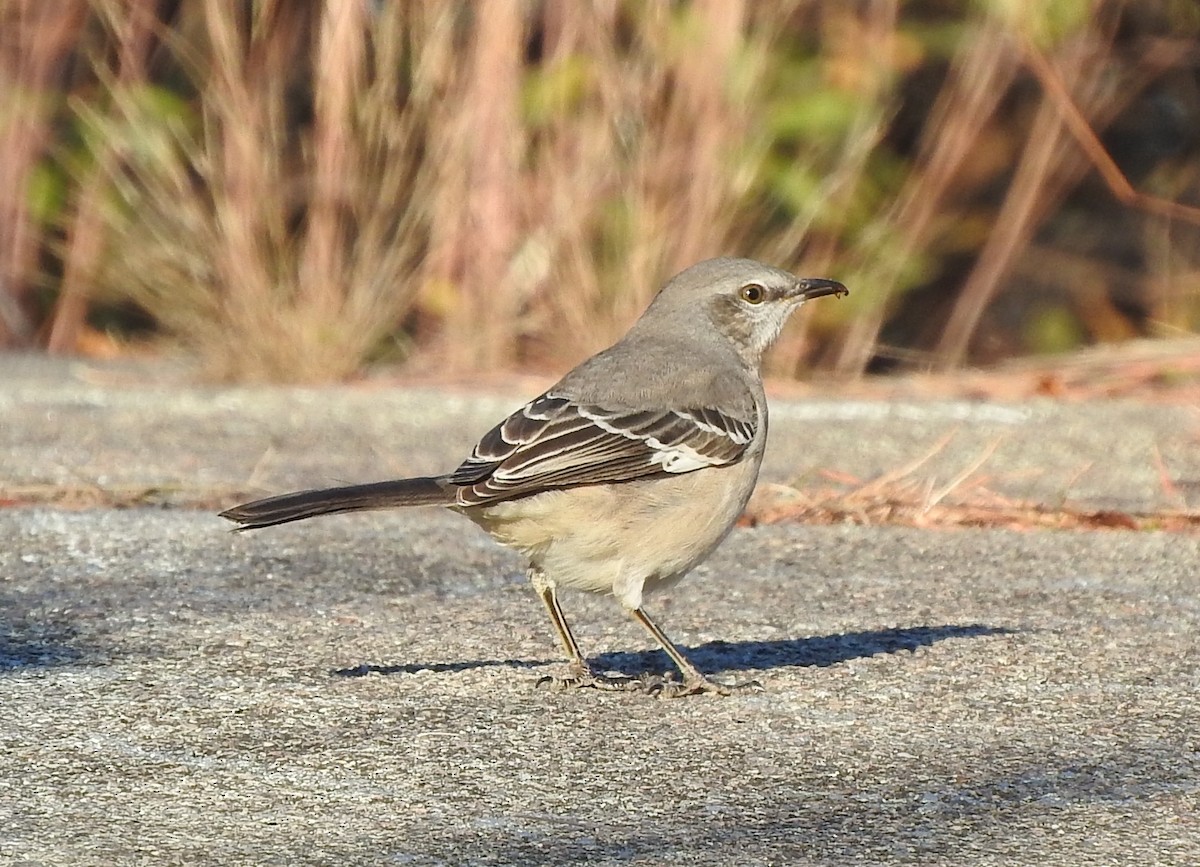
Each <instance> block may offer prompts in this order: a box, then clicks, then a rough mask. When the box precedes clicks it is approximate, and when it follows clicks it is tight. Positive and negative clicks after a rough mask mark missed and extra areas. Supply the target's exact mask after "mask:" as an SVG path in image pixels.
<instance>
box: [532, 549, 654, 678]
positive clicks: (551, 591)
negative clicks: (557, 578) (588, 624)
mask: <svg viewBox="0 0 1200 867" xmlns="http://www.w3.org/2000/svg"><path fill="white" fill-rule="evenodd" d="M529 581H530V583H531V584H533V589H534V590H536V591H537V594H538V596H540V597H541V599H542V604H543V605H545V606H546V612H547V613H548V614H549V615H550V622H551V623H553V624H554V631H555V632H557V633H558V638H559V641H561V642H562V646H563V649H564V650H566V652H567V658H568V659H570V661H571V663H570V669H569V672H570V673H569V674H568V675H567V676H566V677H553V676H551V675H547V676H545V677H543V678H540V679H539V680H538V686H542V685H550V686H555V687H558V688H560V689H573V688H577V687H585V686H590V687H594V688H596V689H631V688H636V687H637V686H640V683H639V682H638V681H636V680H633V679H632V678H625V677H613V676H610V675H603V674H597V673H596V672H595V671H593V670H592V667H591V666H590V665H588V664H587V660H586V659H584V658H583V654H582V653H581V652H580V650H579V643H578V642H577V641H575V635H574V633H572V632H571V627H570V625H569V624H568V623H567V618H566V617H565V616H564V615H563V611H562V606H560V605H559V604H558V594H557V593H556V592H555V587H554V582H553V581H551V580H549V579H548V578H547V577H546V575H545V573H544V572H542V570H541V569H537V568H533V567H531V568H530V569H529Z"/></svg>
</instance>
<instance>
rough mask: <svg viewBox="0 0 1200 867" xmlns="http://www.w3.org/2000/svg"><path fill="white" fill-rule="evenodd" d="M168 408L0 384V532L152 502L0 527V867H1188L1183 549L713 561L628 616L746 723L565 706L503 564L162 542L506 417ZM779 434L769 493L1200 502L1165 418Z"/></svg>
mask: <svg viewBox="0 0 1200 867" xmlns="http://www.w3.org/2000/svg"><path fill="white" fill-rule="evenodd" d="M181 383H182V380H180V379H177V378H174V377H173V375H168V374H164V373H163V372H162V371H161V370H158V369H145V370H139V369H137V368H135V367H131V366H128V365H119V366H114V367H105V366H101V365H94V364H89V365H76V364H66V363H62V362H52V361H47V360H45V359H37V358H20V357H8V358H5V357H0V500H3V499H4V498H5V497H6V496H7V497H8V498H9V499H17V498H18V497H19V495H20V492H21V491H26V492H29V491H33V490H35V489H37V490H41V489H45V488H53V487H54V486H67V487H77V488H83V489H86V488H89V487H91V488H107V489H110V490H112V489H118V488H122V487H123V486H131V487H135V488H136V487H139V486H140V487H145V488H147V489H154V491H155V492H156V493H155V494H154V495H153V496H152V497H150V500H151V501H152V502H154V503H156V504H160V505H159V507H155V508H136V509H106V508H92V509H83V510H71V509H65V508H54V507H51V506H47V505H20V506H12V507H9V508H0V863H3V864H8V863H13V864H19V863H26V864H46V865H51V864H55V865H57V864H278V863H290V864H358V863H388V864H390V863H396V864H418V865H424V864H556V863H564V864H565V863H584V864H625V863H634V864H667V865H669V864H697V863H704V864H731V865H737V864H746V865H751V864H945V865H951V864H954V865H957V864H1072V865H1074V864H1135V863H1136V864H1180V865H1191V864H1196V863H1200V819H1198V818H1197V815H1198V814H1200V735H1198V734H1197V731H1198V728H1200V725H1198V724H1200V700H1198V699H1197V690H1198V688H1200V639H1198V638H1197V635H1198V634H1200V578H1198V576H1197V563H1198V562H1200V538H1198V537H1196V536H1186V535H1169V534H1161V533H1133V532H1127V531H1099V532H1087V533H1051V532H1028V533H1017V532H1005V531H983V530H969V531H947V532H929V531H921V530H911V529H901V528H886V527H885V528H864V527H858V526H849V525H847V526H835V527H803V526H772V527H758V528H754V529H740V530H737V531H735V532H734V534H733V535H732V536H731V538H730V539H729V540H728V541H727V543H726V544H725V545H724V546H723V547H722V548H721V549H720V550H719V551H718V552H717V553H716V554H715V555H714V556H713V558H712V559H711V560H710V561H709V562H708V563H707V564H705V565H704V566H703V567H701V568H700V569H699V570H697V572H696V574H695V575H693V576H692V577H691V578H689V579H688V580H687V581H685V582H684V583H682V584H681V585H679V586H678V587H677V588H675V589H673V590H672V591H670V592H669V593H665V594H662V595H659V596H655V597H651V599H650V603H649V605H650V607H651V610H652V611H653V612H654V613H655V614H656V615H658V617H659V619H660V621H661V622H662V623H663V625H664V626H665V627H666V628H667V631H668V632H669V633H670V634H671V635H672V636H673V637H675V638H676V639H677V640H678V641H679V642H680V643H681V644H682V645H683V646H685V647H686V648H687V650H688V652H689V653H690V654H691V655H692V656H693V658H694V659H695V660H696V661H697V662H698V663H699V664H700V666H701V667H702V668H703V669H705V670H706V671H708V672H711V673H713V674H715V675H716V676H718V677H723V678H730V679H741V678H755V679H757V680H759V681H760V682H761V683H762V685H763V687H764V691H763V692H761V693H755V694H747V695H738V696H735V697H732V698H725V699H721V698H713V697H698V698H693V699H682V700H676V701H661V700H656V699H653V698H649V697H646V696H638V695H626V694H608V693H595V692H578V693H557V692H552V691H547V690H544V689H537V688H535V686H534V684H535V682H536V680H537V679H538V677H539V676H541V675H543V674H546V673H550V672H554V671H556V670H558V668H557V666H558V665H559V662H558V660H557V655H556V654H557V652H556V649H555V647H554V644H553V641H552V636H551V632H550V627H549V624H548V622H545V618H544V615H543V613H542V612H541V610H540V606H539V605H538V603H537V601H536V599H535V598H534V597H533V595H532V593H531V592H530V591H529V589H528V588H527V587H526V586H525V583H524V579H523V578H522V576H521V574H520V569H521V564H520V562H519V561H518V560H517V559H516V558H515V556H513V555H512V554H511V553H509V552H507V551H505V550H504V549H501V548H499V547H497V546H495V545H493V544H492V543H491V542H490V541H489V540H488V539H487V538H486V537H485V536H484V535H482V534H481V533H480V532H479V531H478V530H476V529H475V528H474V527H472V526H471V525H470V524H469V523H468V522H466V521H463V520H462V519H461V518H458V517H457V516H454V515H452V514H448V513H443V512H440V511H436V510H412V511H407V512H395V513H380V514H364V515H353V516H336V517H330V518H327V519H323V520H320V521H314V522H307V523H302V524H296V525H290V526H286V527H280V528H275V529H271V530H265V531H261V532H259V533H256V534H243V535H232V534H229V533H227V532H226V531H225V526H226V525H225V524H224V522H222V521H220V520H219V519H217V518H215V517H214V516H213V515H212V514H211V513H208V512H204V511H197V510H191V509H182V508H162V507H161V504H164V503H165V504H171V503H187V502H196V501H200V500H203V499H205V498H206V497H219V496H220V495H221V492H225V491H228V492H232V491H234V490H237V489H240V490H255V489H262V490H272V491H273V490H279V489H282V488H288V487H292V486H311V485H321V484H326V483H329V482H332V481H338V480H350V481H357V480H365V479H374V478H380V477H384V476H388V475H392V474H401V473H409V472H427V471H433V470H437V469H444V468H447V467H449V466H450V465H451V464H452V463H453V461H454V460H455V458H457V457H459V456H460V455H461V454H462V453H463V452H464V451H465V449H466V448H468V447H469V445H470V443H471V442H473V441H474V439H475V438H476V437H477V436H478V435H479V434H480V433H481V432H482V431H483V430H484V429H486V428H487V427H488V426H489V425H490V424H491V423H493V422H494V421H496V420H498V419H499V417H500V416H501V415H502V414H503V413H504V412H505V411H506V410H507V409H508V408H510V407H512V406H514V405H516V404H518V403H519V402H521V400H522V399H523V398H524V397H527V396H529V395H527V394H515V393H513V394H503V395H498V396H487V397H484V396H479V395H475V394H471V393H469V392H466V391H463V390H452V389H440V390H438V389H430V388H426V389H417V390H397V389H392V388H388V387H386V385H385V384H384V383H382V382H377V381H376V382H368V383H364V384H362V385H360V386H358V387H355V388H349V389H345V388H343V389H272V388H257V389H216V388H199V387H191V386H184V385H183V384H181ZM774 408H775V414H774V424H773V429H772V437H773V442H772V449H771V454H770V459H769V464H768V467H767V478H768V480H771V479H774V480H780V481H782V480H787V479H797V478H798V479H801V480H803V479H808V478H813V477H814V474H815V473H816V472H817V471H818V470H821V469H832V470H837V471H839V472H845V473H853V474H857V475H860V476H861V477H869V476H871V475H872V474H875V473H878V472H882V471H884V470H888V469H891V468H893V467H895V466H896V465H897V464H899V463H902V462H904V461H907V460H911V459H912V458H914V457H915V456H917V455H920V454H922V453H924V452H926V451H927V450H928V449H929V448H930V446H931V445H932V444H933V443H935V442H936V441H937V440H938V438H940V437H942V436H944V435H945V434H946V433H947V432H949V431H951V430H953V431H956V433H955V438H954V440H953V442H952V443H951V445H950V446H949V447H948V448H947V449H946V450H945V451H944V452H943V453H942V454H940V455H938V456H937V457H936V458H935V459H934V460H933V461H932V462H931V464H930V465H928V466H927V467H926V468H925V469H926V470H927V471H928V472H930V473H933V474H941V477H942V478H948V477H950V476H951V475H953V473H955V472H957V471H958V469H960V468H961V466H962V465H963V464H964V463H965V462H969V461H970V460H971V459H972V457H973V456H974V455H976V454H978V453H979V450H980V449H982V448H984V447H986V446H987V445H989V444H990V443H993V442H995V441H996V440H997V439H998V438H999V439H1000V445H999V446H998V448H997V450H996V453H995V455H994V456H993V458H992V460H991V462H990V463H989V466H990V467H991V468H992V471H993V472H994V473H995V484H994V485H993V487H998V488H1000V489H1002V490H1004V491H1005V492H1006V493H1010V494H1012V495H1014V496H1017V495H1019V496H1030V497H1035V498H1040V499H1042V500H1044V501H1047V502H1054V501H1056V499H1055V498H1058V499H1062V498H1064V497H1065V498H1070V499H1073V500H1076V501H1078V502H1080V503H1085V504H1094V505H1098V506H1113V507H1118V508H1130V509H1152V508H1156V507H1159V506H1163V505H1168V506H1179V505H1180V503H1179V502H1178V500H1179V498H1180V497H1181V496H1182V497H1188V496H1191V495H1193V494H1194V492H1195V482H1196V480H1198V479H1200V458H1198V456H1197V452H1200V442H1198V440H1197V435H1198V433H1200V416H1198V415H1197V414H1196V412H1195V411H1194V409H1191V408H1187V407H1169V406H1149V405H1139V404H1132V403H1110V404H1087V405H1065V404H1053V403H1035V404H1028V405H1008V406H1002V405H993V404H987V403H969V402H952V401H938V402H923V401H917V400H912V401H903V400H893V401H890V402H886V403H884V402H879V403H874V402H868V401H857V400H847V399H837V398H836V397H831V396H814V397H812V398H811V399H809V400H805V401H799V402H789V401H779V400H777V401H775V404H774ZM1164 473H1166V474H1167V475H1168V476H1169V479H1170V481H1171V483H1172V484H1171V485H1170V486H1164V485H1163V483H1162V478H1163V474H1164ZM6 492H7V493H6ZM1185 505H1186V503H1185ZM1191 505H1193V506H1194V505H1195V503H1192V504H1191ZM565 604H566V606H567V607H568V614H569V615H573V617H574V619H575V621H576V623H577V626H578V630H579V633H580V638H581V641H583V642H584V643H585V649H586V650H588V651H589V652H591V653H592V654H593V659H594V660H595V661H596V662H598V664H600V665H601V666H602V667H604V668H606V669H612V670H617V671H623V672H627V673H630V674H636V673H638V672H641V671H644V670H647V669H650V670H665V669H666V667H667V663H666V660H665V659H664V658H663V657H662V655H661V654H660V653H658V652H650V651H649V649H648V648H649V645H648V643H647V640H646V638H645V637H644V635H643V634H642V633H641V632H640V631H639V630H638V629H637V627H636V626H635V625H634V624H632V623H630V622H626V620H625V619H624V618H623V617H622V615H621V614H620V613H619V611H618V610H617V608H616V606H615V604H614V603H613V602H612V601H611V600H609V599H604V598H598V597H582V596H569V597H566V599H565Z"/></svg>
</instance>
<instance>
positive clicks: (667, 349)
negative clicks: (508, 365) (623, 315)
mask: <svg viewBox="0 0 1200 867" xmlns="http://www.w3.org/2000/svg"><path fill="white" fill-rule="evenodd" d="M548 393H549V394H554V395H559V396H562V397H565V398H568V399H570V400H571V401H573V402H575V403H579V404H583V405H591V406H600V407H605V408H607V409H613V410H666V409H716V410H719V411H720V412H722V413H724V414H726V415H729V416H731V417H734V418H740V419H746V420H752V419H754V418H755V417H756V416H757V415H758V410H759V406H760V404H761V402H762V384H761V381H760V380H759V377H758V376H757V374H756V373H753V372H751V371H749V370H747V369H746V368H745V366H744V365H743V364H742V363H741V360H740V359H739V358H738V357H737V355H736V354H735V353H732V352H730V351H729V350H728V349H727V348H726V347H723V346H703V345H701V346H697V345H695V343H694V342H689V341H683V340H670V339H662V338H661V337H660V338H652V337H645V338H642V337H638V336H631V337H629V338H627V339H625V340H623V341H621V342H620V343H617V344H615V345H614V346H611V347H609V348H608V349H606V350H604V351H602V352H599V353H597V354H596V355H593V356H592V357H591V358H589V359H587V360H586V361H584V362H583V363H582V364H580V365H579V366H578V367H576V368H574V369H573V370H572V371H571V372H570V373H568V374H567V375H566V376H564V377H563V378H562V379H560V380H559V381H558V382H557V383H556V384H555V385H554V386H552V387H551V388H550V389H549V390H548Z"/></svg>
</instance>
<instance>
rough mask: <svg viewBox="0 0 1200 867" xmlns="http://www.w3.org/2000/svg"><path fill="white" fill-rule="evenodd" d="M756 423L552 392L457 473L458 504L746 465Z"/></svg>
mask: <svg viewBox="0 0 1200 867" xmlns="http://www.w3.org/2000/svg"><path fill="white" fill-rule="evenodd" d="M755 430H756V420H755V419H753V418H739V417H735V416H732V415H729V414H727V413H724V412H721V411H719V410H716V409H712V408H706V407H697V408H685V409H663V410H610V409H605V408H603V407H599V406H590V405H587V404H578V403H575V402H574V401H573V400H571V399H570V398H567V397H564V396H562V395H557V394H554V393H553V392H548V393H547V394H544V395H542V396H541V397H539V398H537V399H536V400H534V401H532V402H530V403H528V404H526V405H525V406H524V407H522V408H521V409H519V410H517V411H516V412H515V413H513V414H512V415H511V416H509V417H508V418H507V419H505V420H504V421H503V422H502V423H501V424H499V425H497V426H496V427H495V428H493V429H492V430H490V431H489V432H488V433H487V434H485V435H484V437H483V439H481V440H480V441H479V444H478V445H477V446H475V450H474V451H473V452H472V453H471V457H469V458H468V459H467V460H466V461H464V462H463V464H462V465H461V466H460V467H459V468H458V469H457V470H455V471H454V473H453V474H452V475H451V476H450V478H449V481H450V483H451V484H454V485H458V486H459V491H458V504H459V505H462V506H474V505H481V504H484V503H488V502H495V501H499V500H509V499H514V498H517V497H523V496H528V495H530V494H535V493H537V492H539V491H542V490H545V489H547V488H569V487H575V486H577V485H589V484H600V483H605V482H617V481H629V480H631V479H638V478H644V477H647V476H656V475H662V474H665V473H688V472H692V471H694V470H699V469H703V468H704V467H714V466H721V465H724V464H732V463H736V462H737V461H739V460H740V459H741V458H742V456H743V454H745V451H746V449H747V447H748V446H749V445H750V442H751V441H752V440H753V439H754V434H755Z"/></svg>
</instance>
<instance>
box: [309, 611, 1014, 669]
mask: <svg viewBox="0 0 1200 867" xmlns="http://www.w3.org/2000/svg"><path fill="white" fill-rule="evenodd" d="M1015 631H1016V630H1013V629H1008V628H1006V627H1003V626H987V625H985V624H982V623H971V624H964V625H955V624H948V625H943V626H909V627H904V628H895V629H870V630H865V631H862V632H839V633H835V634H833V635H817V636H812V637H810V638H782V639H778V640H773V641H709V642H706V643H704V644H699V645H696V646H695V647H681V648H680V650H682V651H683V653H684V655H685V656H687V657H688V659H690V660H691V661H692V662H693V663H694V664H695V665H696V667H697V668H699V669H700V670H701V671H703V672H704V673H705V674H719V673H721V672H723V671H729V670H737V671H769V670H771V669H774V668H787V667H790V666H816V667H822V666H827V665H835V664H837V663H839V662H846V661H847V660H850V659H863V658H865V657H868V656H879V655H880V654H884V653H899V652H900V651H904V650H907V651H910V652H912V651H915V650H916V649H917V648H918V647H929V646H931V645H933V644H934V643H936V642H938V641H945V640H946V639H948V638H983V637H986V636H989V635H1012V634H1013V633H1014V632H1015ZM556 661H557V660H553V659H471V660H462V661H460V662H407V663H401V664H397V665H371V664H366V663H364V664H363V665H356V666H354V667H353V668H341V669H337V670H335V671H334V672H333V674H334V675H336V676H338V677H364V676H366V675H368V674H415V673H417V672H420V671H437V672H457V671H468V670H471V669H476V668H538V667H540V666H543V665H549V664H551V663H553V662H556ZM588 662H589V663H590V664H591V665H592V667H593V668H595V669H596V670H597V671H604V672H617V673H620V674H623V675H627V676H629V677H637V676H638V675H640V674H642V673H644V672H647V671H667V670H670V669H671V667H672V666H671V662H670V660H669V659H668V658H667V655H666V654H665V653H663V652H662V651H661V650H643V651H636V652H627V651H617V652H613V653H601V654H598V655H596V656H593V657H592V658H591V659H589V660H588Z"/></svg>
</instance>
